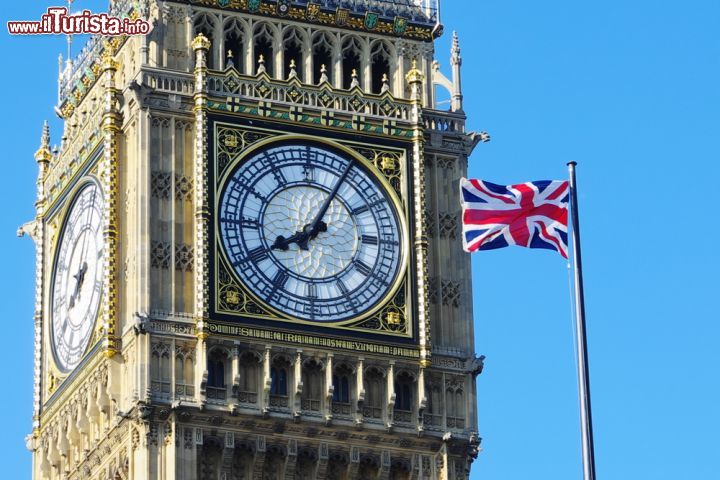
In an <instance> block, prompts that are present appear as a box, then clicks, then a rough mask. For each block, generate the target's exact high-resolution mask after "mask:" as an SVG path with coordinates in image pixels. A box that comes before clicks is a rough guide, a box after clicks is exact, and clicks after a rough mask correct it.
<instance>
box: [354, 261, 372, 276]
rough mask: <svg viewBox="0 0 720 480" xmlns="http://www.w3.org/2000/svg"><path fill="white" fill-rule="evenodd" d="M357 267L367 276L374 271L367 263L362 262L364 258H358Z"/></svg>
mask: <svg viewBox="0 0 720 480" xmlns="http://www.w3.org/2000/svg"><path fill="white" fill-rule="evenodd" d="M355 269H356V270H357V271H358V272H360V273H362V274H363V275H365V276H366V277H369V276H370V273H371V272H372V268H370V267H368V266H367V265H366V264H365V263H363V262H362V260H358V261H356V262H355Z"/></svg>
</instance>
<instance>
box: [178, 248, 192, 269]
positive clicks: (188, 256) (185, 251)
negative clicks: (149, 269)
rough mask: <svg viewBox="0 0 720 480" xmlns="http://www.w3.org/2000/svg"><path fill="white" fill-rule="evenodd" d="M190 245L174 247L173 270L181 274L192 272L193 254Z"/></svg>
mask: <svg viewBox="0 0 720 480" xmlns="http://www.w3.org/2000/svg"><path fill="white" fill-rule="evenodd" d="M194 252H195V251H194V249H193V247H192V245H187V244H184V243H179V244H177V245H175V268H176V269H178V270H181V271H183V272H192V269H193V262H194V260H195V253H194Z"/></svg>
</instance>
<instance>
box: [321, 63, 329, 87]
mask: <svg viewBox="0 0 720 480" xmlns="http://www.w3.org/2000/svg"><path fill="white" fill-rule="evenodd" d="M328 81H329V79H328V76H327V67H325V64H324V63H323V64H322V65H320V83H325V82H328Z"/></svg>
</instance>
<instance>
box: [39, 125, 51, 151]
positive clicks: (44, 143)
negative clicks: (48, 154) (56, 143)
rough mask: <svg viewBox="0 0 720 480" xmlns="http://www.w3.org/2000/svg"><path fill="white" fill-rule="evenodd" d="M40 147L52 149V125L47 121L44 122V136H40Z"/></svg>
mask: <svg viewBox="0 0 720 480" xmlns="http://www.w3.org/2000/svg"><path fill="white" fill-rule="evenodd" d="M40 147H41V148H50V124H49V123H48V121H47V120H45V122H43V129H42V135H41V136H40Z"/></svg>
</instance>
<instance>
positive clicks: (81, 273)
mask: <svg viewBox="0 0 720 480" xmlns="http://www.w3.org/2000/svg"><path fill="white" fill-rule="evenodd" d="M87 268H88V266H87V262H83V264H82V266H81V267H80V270H78V273H76V274H75V275H73V278H74V279H75V291H74V292H73V294H72V295H71V296H70V308H73V307H74V306H75V299H76V298H79V297H80V289H81V288H82V284H83V282H84V281H85V272H87Z"/></svg>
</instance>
